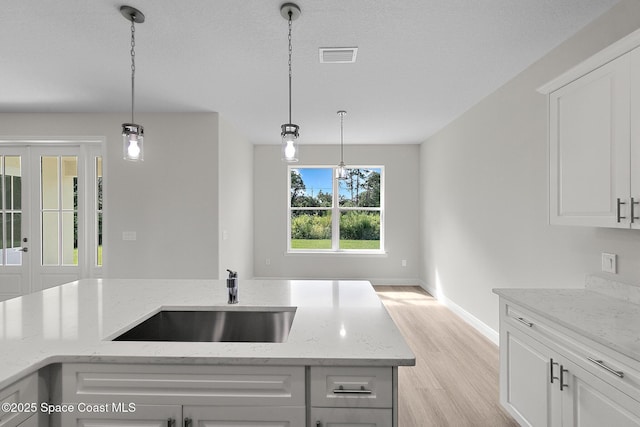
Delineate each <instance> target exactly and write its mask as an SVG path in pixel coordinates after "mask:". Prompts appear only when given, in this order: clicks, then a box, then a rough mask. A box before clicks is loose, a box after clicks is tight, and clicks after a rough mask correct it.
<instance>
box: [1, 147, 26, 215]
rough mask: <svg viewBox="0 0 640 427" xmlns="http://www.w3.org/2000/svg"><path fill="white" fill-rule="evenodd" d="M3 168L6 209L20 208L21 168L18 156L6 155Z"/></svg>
mask: <svg viewBox="0 0 640 427" xmlns="http://www.w3.org/2000/svg"><path fill="white" fill-rule="evenodd" d="M5 169H6V174H5V175H6V176H7V181H8V185H7V187H6V191H7V205H6V208H7V209H14V210H20V209H22V178H21V177H22V170H21V164H20V156H7V157H6V158H5Z"/></svg>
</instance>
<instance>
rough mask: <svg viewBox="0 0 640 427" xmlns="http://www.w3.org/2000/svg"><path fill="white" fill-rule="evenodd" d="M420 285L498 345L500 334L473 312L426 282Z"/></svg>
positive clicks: (421, 282)
mask: <svg viewBox="0 0 640 427" xmlns="http://www.w3.org/2000/svg"><path fill="white" fill-rule="evenodd" d="M420 287H422V288H423V289H424V290H425V291H427V292H429V293H430V294H431V295H432V296H433V297H434V298H436V299H437V300H438V301H440V302H441V303H442V304H443V305H444V306H445V307H447V308H448V309H449V310H451V311H453V312H454V313H455V314H456V315H458V317H460V318H461V319H462V320H464V321H465V322H467V323H468V324H469V325H471V326H472V327H473V328H475V329H476V330H477V331H478V332H480V333H481V334H482V335H484V336H485V337H487V338H488V339H489V340H490V341H491V342H493V343H494V344H495V345H500V334H499V333H498V332H497V331H496V330H494V329H493V328H491V327H489V325H487V324H486V323H484V322H483V321H482V320H480V319H478V318H477V317H475V316H474V315H473V314H471V313H469V312H468V311H467V310H465V309H464V308H462V307H460V306H459V305H458V304H456V303H455V302H453V301H452V300H450V299H449V298H447V296H446V295H444V294H442V293H438V292H437V291H436V289H435V288H433V287H432V286H429V285H428V284H427V283H426V282H424V281H422V280H421V281H420Z"/></svg>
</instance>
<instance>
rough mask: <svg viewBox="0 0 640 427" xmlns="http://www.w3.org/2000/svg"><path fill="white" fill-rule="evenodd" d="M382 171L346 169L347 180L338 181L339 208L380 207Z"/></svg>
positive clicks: (377, 169)
mask: <svg viewBox="0 0 640 427" xmlns="http://www.w3.org/2000/svg"><path fill="white" fill-rule="evenodd" d="M381 172H382V170H381V169H380V168H376V169H347V179H345V180H340V181H339V193H340V198H339V201H340V203H339V204H340V207H361V208H374V207H376V208H377V207H380V175H381Z"/></svg>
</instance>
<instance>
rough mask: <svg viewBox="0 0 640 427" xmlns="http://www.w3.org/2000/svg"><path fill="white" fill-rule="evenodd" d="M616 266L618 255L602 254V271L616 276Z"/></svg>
mask: <svg viewBox="0 0 640 427" xmlns="http://www.w3.org/2000/svg"><path fill="white" fill-rule="evenodd" d="M616 264H617V263H616V254H609V253H606V252H603V253H602V271H604V272H605V273H613V274H616V273H617V272H618V269H617V265H616Z"/></svg>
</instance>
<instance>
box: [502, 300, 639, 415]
mask: <svg viewBox="0 0 640 427" xmlns="http://www.w3.org/2000/svg"><path fill="white" fill-rule="evenodd" d="M585 342H588V341H587V340H584V341H583V340H580V339H578V340H577V339H575V337H571V336H568V335H565V334H564V332H563V331H561V330H559V329H557V328H555V327H554V325H553V323H552V322H549V321H548V320H545V319H542V318H540V317H538V316H536V315H534V314H532V313H530V312H528V311H527V310H526V309H523V308H522V307H517V306H514V305H513V304H511V303H508V302H505V301H503V300H501V302H500V403H501V404H502V405H503V406H504V407H505V408H506V409H507V411H508V412H509V413H510V414H511V415H512V416H513V417H514V418H515V419H516V420H517V421H518V422H519V423H520V424H521V425H523V426H532V427H538V426H553V427H555V426H575V427H578V426H580V427H596V426H605V425H611V426H616V427H617V426H624V427H631V426H634V427H639V426H640V401H639V400H638V398H639V396H640V387H639V385H640V372H638V370H637V369H635V368H634V367H633V366H630V365H628V364H625V363H624V362H621V361H620V360H622V358H620V359H617V358H614V357H609V356H610V355H611V354H613V353H610V352H607V353H606V354H607V356H608V357H609V359H607V360H606V361H604V360H602V359H600V358H598V357H599V356H596V355H601V354H603V353H602V352H601V351H602V349H599V348H596V347H597V346H596V345H595V344H594V345H593V347H591V346H589V345H588V344H585Z"/></svg>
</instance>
